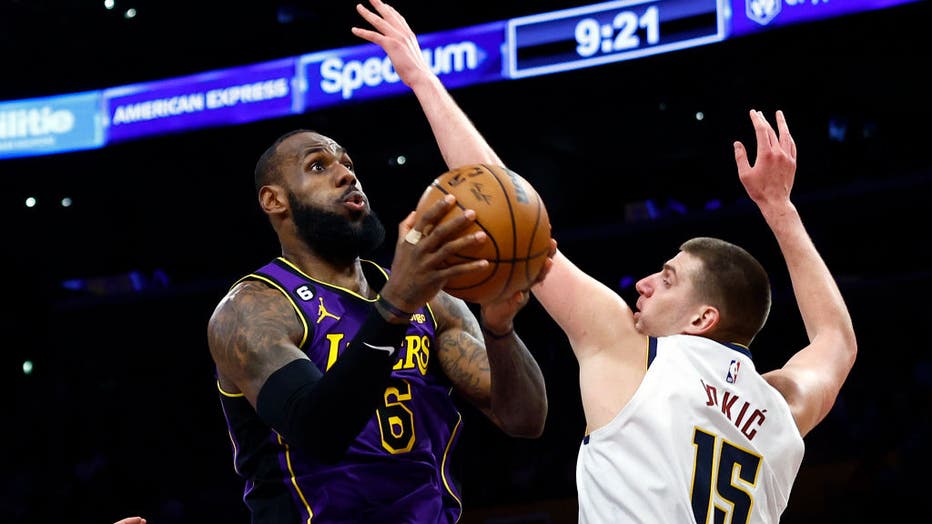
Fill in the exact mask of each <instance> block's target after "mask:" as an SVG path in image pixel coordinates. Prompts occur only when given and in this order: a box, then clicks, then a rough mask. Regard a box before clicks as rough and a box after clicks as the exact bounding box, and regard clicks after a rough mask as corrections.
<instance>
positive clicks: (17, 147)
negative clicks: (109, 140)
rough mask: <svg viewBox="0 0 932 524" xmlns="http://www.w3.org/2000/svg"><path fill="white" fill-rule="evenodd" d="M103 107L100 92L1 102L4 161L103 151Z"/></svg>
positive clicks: (0, 143) (0, 142) (0, 139)
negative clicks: (101, 106)
mask: <svg viewBox="0 0 932 524" xmlns="http://www.w3.org/2000/svg"><path fill="white" fill-rule="evenodd" d="M100 105H101V92H100V91H88V92H84V93H74V94H69V95H58V96H49V97H43V98H30V99H24V100H14V101H12V102H0V158H13V157H21V156H38V155H50V154H54V153H65V152H68V151H78V150H82V149H96V148H98V147H102V146H103V143H104V135H103V130H102V128H103V126H102V122H101V119H100V117H99V114H100Z"/></svg>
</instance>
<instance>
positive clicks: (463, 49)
mask: <svg viewBox="0 0 932 524" xmlns="http://www.w3.org/2000/svg"><path fill="white" fill-rule="evenodd" d="M504 35H505V22H493V23H489V24H482V25H477V26H472V27H467V28H463V29H456V30H452V31H445V32H443V33H431V34H425V35H420V36H418V44H419V45H420V47H421V51H422V52H423V53H424V57H425V59H426V60H427V63H428V64H429V65H430V68H431V70H433V71H434V73H436V74H437V76H438V77H440V79H441V80H442V81H443V84H444V85H445V86H446V87H447V88H449V89H454V88H457V87H460V86H466V85H473V84H480V83H483V82H494V81H498V80H502V79H503V76H502V55H503V54H504V53H503V52H502V46H503V45H504ZM298 75H299V78H300V81H299V84H300V89H301V91H302V92H303V96H301V97H300V101H299V104H298V106H299V107H298V111H299V112H304V111H311V110H314V109H318V108H322V107H327V106H333V105H338V104H346V103H349V102H353V101H362V100H368V99H373V98H381V97H386V96H393V95H398V94H402V93H408V92H410V90H409V89H408V87H407V86H405V85H404V83H403V82H401V79H400V78H399V77H398V73H396V72H395V69H394V67H393V66H392V62H391V60H389V58H388V56H387V55H386V54H385V52H384V51H382V49H381V48H379V47H378V46H376V45H375V44H366V45H360V46H354V47H345V48H341V49H334V50H330V51H324V52H319V53H312V54H307V55H302V56H299V57H298Z"/></svg>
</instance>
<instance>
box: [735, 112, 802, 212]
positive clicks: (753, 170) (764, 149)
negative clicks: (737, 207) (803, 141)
mask: <svg viewBox="0 0 932 524" xmlns="http://www.w3.org/2000/svg"><path fill="white" fill-rule="evenodd" d="M750 114H751V122H752V123H753V124H754V131H755V134H756V136H757V158H756V159H755V160H754V165H753V166H752V165H751V164H750V162H749V161H748V153H747V150H746V149H745V147H744V144H742V143H741V142H739V141H736V142H735V143H734V147H735V163H736V164H737V165H738V178H739V179H740V180H741V184H742V185H744V189H745V191H747V193H748V196H750V197H751V200H753V201H754V202H755V203H756V204H757V205H758V207H761V208H763V207H773V206H778V205H785V204H786V203H788V202H789V199H790V191H791V190H792V189H793V181H794V179H795V176H796V142H794V141H793V136H792V135H790V129H789V127H788V126H787V124H786V117H785V116H784V115H783V111H779V110H778V111H777V129H778V130H779V131H780V133H779V135H778V134H777V132H776V131H774V129H773V127H771V126H770V123H769V122H767V119H766V118H764V114H763V113H761V112H760V111H756V110H754V109H752V110H751V111H750Z"/></svg>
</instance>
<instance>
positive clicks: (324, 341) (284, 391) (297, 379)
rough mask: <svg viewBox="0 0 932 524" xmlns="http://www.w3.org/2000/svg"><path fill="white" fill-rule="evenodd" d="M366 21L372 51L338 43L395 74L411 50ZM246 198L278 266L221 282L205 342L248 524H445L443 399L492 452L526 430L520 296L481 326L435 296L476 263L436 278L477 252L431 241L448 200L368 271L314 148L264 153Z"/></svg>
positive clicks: (368, 213) (338, 164) (532, 370)
mask: <svg viewBox="0 0 932 524" xmlns="http://www.w3.org/2000/svg"><path fill="white" fill-rule="evenodd" d="M372 5H373V6H374V8H375V9H376V10H377V11H378V13H379V15H381V16H379V15H376V14H375V13H373V12H371V11H368V10H367V9H365V8H363V7H362V6H359V7H358V9H359V11H360V13H361V14H362V15H363V16H364V17H365V18H366V19H367V20H368V21H370V22H371V23H373V25H374V27H375V28H376V29H377V30H378V31H382V32H384V33H385V34H386V35H388V36H382V33H377V32H376V31H370V30H361V29H354V32H357V34H361V36H363V37H364V38H367V39H370V40H373V41H376V42H377V43H379V44H380V45H382V47H383V48H384V49H386V52H387V53H388V54H389V56H390V57H391V59H392V60H395V59H399V60H404V62H402V63H401V65H398V64H399V63H396V66H398V67H400V68H403V67H404V66H405V65H410V64H411V63H412V59H411V56H412V55H407V54H406V53H409V52H414V51H413V50H410V49H403V48H402V47H403V44H404V42H402V41H401V40H399V39H398V38H397V37H398V36H399V35H400V36H405V35H407V34H408V32H409V30H408V32H399V31H398V30H397V29H396V28H397V27H401V25H403V26H404V27H405V28H406V27H407V24H405V22H404V19H403V18H401V16H400V15H398V13H397V12H395V11H394V10H393V9H392V8H390V7H388V6H387V5H385V4H382V3H381V2H379V1H373V2H372ZM399 24H401V25H399ZM393 38H394V39H393ZM418 60H420V61H423V58H422V57H418ZM431 88H432V89H435V90H439V92H441V93H442V95H443V96H447V95H446V92H445V91H444V90H443V87H442V85H440V84H439V82H438V83H436V84H434V85H432V86H431ZM434 94H436V93H434ZM255 184H256V191H257V193H258V200H259V205H260V206H261V208H262V210H263V211H264V212H265V213H266V214H267V215H268V217H269V220H270V221H271V224H272V227H273V229H274V230H275V233H276V234H277V236H278V239H279V241H280V243H281V249H282V251H281V256H278V257H276V258H274V259H273V260H272V261H271V262H270V263H268V264H267V265H265V266H263V267H261V268H259V269H257V270H255V271H253V272H252V273H250V274H248V275H245V276H244V277H242V278H241V279H239V280H238V281H237V282H235V283H234V285H233V286H232V287H231V289H230V291H229V292H228V294H227V295H226V296H225V297H224V298H223V299H222V300H221V301H220V303H219V304H218V305H217V307H216V309H215V311H214V313H213V315H212V317H211V319H210V321H209V325H208V342H209V348H210V352H211V355H212V357H213V359H214V362H215V364H216V369H217V387H218V389H219V392H220V399H221V405H222V408H223V412H224V415H225V417H226V420H227V423H228V426H229V433H230V439H231V441H232V445H233V453H234V466H235V470H236V472H237V473H238V474H239V475H240V476H241V477H242V478H243V480H244V482H245V491H244V497H243V500H244V502H245V504H246V506H247V507H248V508H249V511H250V513H251V522H252V523H254V524H261V523H268V524H289V523H293V524H298V523H321V524H323V523H329V522H341V523H349V522H380V523H382V522H385V523H388V522H390V523H393V524H402V523H417V524H424V523H453V522H456V521H457V520H458V519H459V517H460V513H461V511H462V504H461V501H460V497H459V494H458V493H457V490H456V488H455V486H454V482H453V479H451V478H450V470H449V468H450V454H451V451H452V450H453V449H454V447H455V444H456V441H457V438H458V437H459V435H460V431H461V421H462V419H461V417H460V414H459V413H458V411H457V409H456V407H455V404H454V400H453V398H452V395H458V396H459V397H461V398H464V399H466V400H468V401H470V402H471V403H472V404H473V405H475V406H476V407H477V408H478V409H479V410H481V411H482V412H483V413H485V414H486V415H487V416H488V417H489V418H490V420H491V421H492V422H493V423H495V424H496V425H497V426H498V427H500V428H501V429H502V430H503V431H504V432H505V433H506V434H508V435H511V436H515V437H523V438H536V437H538V436H540V434H541V432H542V431H543V427H544V422H545V419H546V416H547V397H546V391H545V386H544V380H543V377H542V376H541V372H540V369H539V367H538V365H537V363H536V362H535V360H534V358H533V356H532V355H531V353H530V352H529V351H528V349H527V348H526V347H525V345H524V344H523V342H522V341H521V339H520V338H519V337H518V335H517V334H516V333H515V331H514V326H513V320H514V317H515V315H516V314H517V313H518V312H519V311H520V309H521V308H523V307H524V306H525V305H526V304H527V301H528V300H529V297H530V290H523V291H520V292H518V293H515V294H514V295H512V296H509V297H507V298H505V299H503V300H501V301H498V302H494V303H488V304H480V313H481V314H480V317H481V320H480V319H477V318H476V316H475V315H474V314H473V313H472V311H471V310H470V309H469V307H467V304H466V303H465V302H463V301H462V300H460V299H458V298H455V297H452V296H450V295H448V294H446V293H444V292H442V291H441V289H442V287H443V284H444V282H445V281H446V279H448V278H450V277H452V276H455V275H459V274H463V273H465V272H469V271H474V270H479V269H482V268H483V267H485V265H486V264H488V262H487V261H484V260H480V261H473V262H468V263H464V264H459V265H455V266H451V267H447V266H446V265H445V264H444V263H443V261H444V260H445V259H446V258H447V257H448V256H449V254H451V253H453V252H455V251H459V250H461V249H463V248H465V247H467V246H470V245H475V244H476V243H480V242H484V241H487V240H488V238H487V237H486V236H485V234H484V233H475V234H463V231H464V230H465V228H466V227H467V226H468V225H469V223H471V222H472V221H473V220H474V219H475V213H474V212H471V211H468V212H467V213H465V214H464V215H463V216H462V217H459V218H457V219H456V220H453V221H450V222H447V223H444V224H439V225H438V223H439V221H440V218H441V217H443V216H444V215H445V214H446V212H447V210H449V209H450V208H451V207H452V206H453V205H454V203H453V199H452V197H449V196H448V197H447V198H446V199H444V200H440V201H438V202H437V203H436V204H435V205H434V206H433V207H432V208H430V209H428V210H427V211H426V212H424V213H423V214H421V215H420V216H418V215H416V214H415V213H413V212H412V213H411V214H410V215H409V216H408V217H407V218H406V219H405V220H404V221H402V222H401V224H400V225H399V226H398V242H397V243H396V245H395V254H394V258H393V261H392V264H391V268H390V269H389V268H384V267H380V266H378V265H377V264H375V263H374V262H371V261H369V260H367V259H366V258H365V257H366V255H367V254H369V253H371V252H372V250H374V249H375V248H376V247H377V246H378V245H379V244H380V243H381V241H382V240H383V237H384V233H385V231H384V228H383V227H382V225H381V224H380V222H379V220H378V219H377V218H376V215H375V214H374V213H373V211H372V209H371V208H370V206H369V199H368V197H367V195H366V194H365V193H364V192H363V189H362V184H361V182H360V180H359V178H357V174H356V172H355V170H354V167H353V161H352V159H351V157H350V155H349V153H348V152H347V150H346V149H344V147H343V146H342V145H340V144H338V143H337V142H335V141H334V140H332V139H331V138H328V137H326V136H324V135H321V134H319V133H316V132H313V131H308V130H297V131H292V132H289V133H286V134H284V135H282V136H281V137H279V138H278V139H277V140H276V141H275V142H274V143H273V144H272V145H271V146H270V147H269V148H268V149H267V150H266V151H265V153H263V154H262V156H261V158H260V159H259V161H258V162H257V165H256V169H255ZM552 246H553V247H552V252H551V256H552V254H553V253H555V251H556V244H555V243H552ZM550 263H551V261H550V259H549V258H548V260H547V262H546V263H545V267H544V271H542V274H541V277H540V279H543V278H544V276H545V275H546V272H547V269H548V268H549V266H550Z"/></svg>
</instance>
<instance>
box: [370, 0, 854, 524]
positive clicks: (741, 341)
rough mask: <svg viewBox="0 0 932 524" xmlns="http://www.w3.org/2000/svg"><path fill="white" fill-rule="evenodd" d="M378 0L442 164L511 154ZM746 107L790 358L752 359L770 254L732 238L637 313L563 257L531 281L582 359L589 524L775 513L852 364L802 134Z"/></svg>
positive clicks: (698, 243)
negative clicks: (803, 164)
mask: <svg viewBox="0 0 932 524" xmlns="http://www.w3.org/2000/svg"><path fill="white" fill-rule="evenodd" d="M370 1H371V3H372V4H373V6H376V7H377V9H378V12H379V15H380V16H374V15H369V16H367V20H368V21H370V22H371V23H372V24H373V25H374V26H375V28H376V29H377V30H378V32H371V31H363V30H360V29H354V33H355V34H356V35H357V36H361V37H363V38H365V39H367V40H370V41H372V42H374V43H377V44H378V45H379V46H380V47H382V49H384V50H385V51H386V53H387V54H388V55H389V56H390V58H391V61H392V64H393V65H394V66H395V70H396V72H397V73H398V75H399V77H400V78H401V80H402V81H403V82H404V83H405V85H407V86H408V87H410V88H411V90H412V91H413V92H414V95H415V96H416V97H417V99H418V102H419V103H420V105H421V108H422V109H423V110H424V113H425V116H426V117H427V120H428V122H429V123H430V127H431V130H432V131H433V134H434V138H435V139H436V141H437V145H438V147H439V149H440V152H441V154H442V155H443V158H444V161H445V163H446V164H447V166H448V167H449V168H450V169H453V168H456V167H459V166H462V165H466V164H473V163H483V162H485V163H491V164H497V165H505V163H504V162H503V161H502V160H501V159H500V158H499V157H498V155H497V154H496V153H495V151H494V150H493V149H492V148H491V147H490V146H489V144H488V143H487V142H486V140H485V139H484V137H483V136H482V135H481V134H480V133H479V131H478V130H477V129H476V128H475V127H474V125H473V124H472V122H471V121H470V119H469V118H468V117H467V116H466V115H465V113H464V112H463V111H462V110H461V108H459V107H458V105H457V104H456V102H455V101H454V100H453V98H452V97H451V96H450V94H449V93H448V92H447V91H446V89H445V88H444V87H443V85H442V83H441V81H440V80H439V78H438V77H437V76H436V75H435V74H434V73H433V72H432V71H431V69H430V67H429V65H428V64H427V63H426V61H425V59H424V57H423V54H422V53H421V50H420V48H419V46H418V43H417V39H416V37H415V35H414V34H413V33H412V32H411V29H410V28H409V27H408V25H407V23H406V22H405V20H404V18H402V17H401V16H400V15H399V14H398V13H397V12H396V11H395V10H394V9H392V8H391V7H390V6H388V5H387V4H384V3H382V2H381V0H370ZM358 9H359V10H360V12H361V13H364V9H362V8H361V7H360V8H358ZM750 117H751V121H752V123H753V125H754V129H755V131H756V137H757V156H756V160H755V162H754V165H753V166H752V165H751V164H750V162H749V160H748V156H747V152H746V150H745V147H744V145H743V144H741V143H740V142H735V144H734V147H735V160H736V162H737V165H738V175H739V178H740V180H741V182H742V184H743V185H744V187H745V190H746V191H747V193H748V195H749V196H750V197H751V199H752V200H753V201H754V203H755V204H756V205H757V207H758V208H759V210H760V212H761V214H762V215H763V217H764V219H765V221H766V222H767V224H768V226H769V227H770V229H771V231H772V232H773V234H774V236H775V237H776V240H777V243H778V244H779V247H780V250H781V252H782V254H783V257H784V259H785V261H786V265H787V268H788V270H789V274H790V278H791V280H792V284H793V289H794V291H795V294H796V301H797V303H798V305H799V309H800V313H801V314H802V318H803V321H804V324H805V327H806V331H807V334H808V337H809V345H807V346H806V347H804V348H802V349H800V350H799V351H798V352H796V353H795V354H794V355H793V356H792V357H791V358H790V359H789V361H787V363H786V364H785V365H784V366H783V367H782V368H780V369H776V370H772V371H768V372H766V373H760V372H759V371H758V370H756V369H755V367H754V363H753V361H752V360H751V356H750V350H749V346H750V344H751V341H752V340H753V339H754V337H755V336H756V335H757V333H758V331H759V330H760V329H761V327H762V326H763V325H764V322H765V321H766V319H767V316H768V313H769V310H770V285H769V281H768V277H767V273H766V272H765V270H764V269H763V268H762V267H761V266H760V264H758V263H757V261H756V260H755V259H754V258H753V257H751V255H749V254H748V253H747V252H746V251H745V250H743V249H742V248H740V247H737V246H735V245H732V244H729V243H727V242H723V241H721V240H717V239H711V238H698V239H693V240H690V241H688V242H686V243H684V244H683V245H682V246H681V247H680V251H679V252H678V253H677V254H676V255H675V256H674V257H673V258H672V259H670V260H669V261H668V262H667V263H665V264H663V266H662V268H661V270H660V271H658V272H657V273H654V274H653V275H650V276H647V277H645V278H643V279H642V280H641V281H639V282H638V283H637V290H638V293H639V298H638V300H637V303H636V304H634V308H632V307H631V305H629V304H626V303H625V302H624V300H623V299H622V298H621V297H619V296H618V295H617V294H616V293H615V292H614V291H612V290H611V289H610V288H608V287H606V286H605V285H603V284H602V283H601V282H599V281H598V280H596V279H594V278H592V277H590V276H588V275H587V274H586V273H584V272H583V271H582V270H581V269H579V268H578V267H577V266H575V265H574V264H573V263H572V262H571V261H570V260H569V259H567V258H566V256H564V255H563V254H562V253H560V252H558V253H557V254H556V256H555V257H554V258H553V266H552V267H551V269H550V271H549V272H548V274H547V279H546V280H545V281H544V282H543V283H541V284H539V285H537V286H535V287H534V288H532V291H533V293H534V295H535V296H536V297H537V299H538V300H539V301H540V303H541V304H542V305H543V306H544V308H545V309H546V310H547V312H548V313H549V314H550V315H551V316H552V317H553V318H554V320H556V322H557V323H558V324H559V325H560V327H561V328H562V329H563V330H564V332H565V333H566V335H567V337H568V340H569V341H570V344H571V346H572V349H573V352H574V353H575V355H576V358H577V360H578V361H579V369H580V377H579V380H580V388H581V393H582V403H583V409H584V411H585V416H586V423H587V428H588V431H587V435H586V436H585V438H584V439H583V442H582V444H581V446H580V449H579V456H578V462H577V475H576V479H577V488H578V495H579V522H580V523H581V524H602V523H613V524H614V523H619V522H638V523H650V524H664V523H676V524H682V523H688V522H698V523H713V522H732V523H742V524H743V523H748V522H755V523H758V522H762V523H763V522H777V521H778V520H779V518H780V515H781V514H782V512H783V511H784V509H785V508H786V505H787V502H788V500H789V496H790V491H791V489H792V487H793V482H794V479H795V477H796V474H797V472H798V470H799V466H800V463H801V461H802V458H803V450H804V447H803V437H805V435H806V434H807V433H808V432H809V431H811V430H812V429H813V428H814V427H815V426H816V425H817V424H818V423H819V422H821V421H822V419H824V418H825V416H826V415H827V414H828V412H829V410H830V409H831V408H832V405H833V404H834V402H835V399H836V397H837V395H838V392H839V390H840V388H841V386H842V384H843V383H844V381H845V379H846V377H847V376H848V373H849V371H850V370H851V367H852V365H853V364H854V359H855V355H856V352H857V345H856V340H855V335H854V330H853V328H852V325H851V318H850V316H849V314H848V310H847V307H846V306H845V303H844V300H843V299H842V296H841V293H840V291H839V289H838V287H837V285H836V283H835V281H834V279H833V277H832V275H831V273H830V272H829V270H828V268H827V267H826V265H825V263H824V261H823V260H822V257H821V256H820V255H819V253H818V251H817V250H816V248H815V246H814V245H813V243H812V241H811V239H810V237H809V235H808V233H807V231H806V229H805V227H804V226H803V223H802V219H801V218H800V216H799V214H798V212H797V210H796V207H795V206H794V204H793V203H792V201H791V200H790V190H791V189H792V187H793V181H794V177H795V174H796V144H795V143H794V141H793V138H792V136H791V135H790V132H789V129H788V127H787V124H786V120H785V118H784V116H783V113H782V112H780V111H778V112H777V114H776V121H777V129H778V130H779V134H778V133H777V132H776V131H774V129H773V128H772V127H771V125H770V124H769V123H768V122H767V120H766V119H765V118H764V115H763V114H762V113H760V112H758V111H751V112H750ZM532 182H533V181H532Z"/></svg>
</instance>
